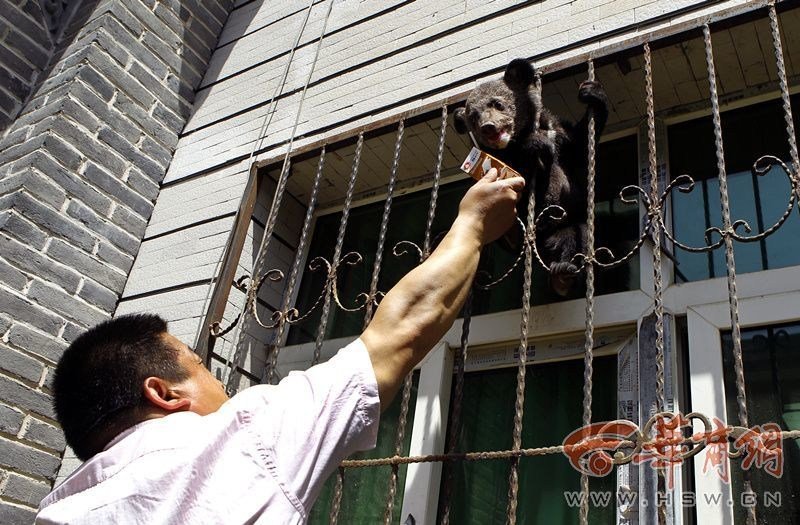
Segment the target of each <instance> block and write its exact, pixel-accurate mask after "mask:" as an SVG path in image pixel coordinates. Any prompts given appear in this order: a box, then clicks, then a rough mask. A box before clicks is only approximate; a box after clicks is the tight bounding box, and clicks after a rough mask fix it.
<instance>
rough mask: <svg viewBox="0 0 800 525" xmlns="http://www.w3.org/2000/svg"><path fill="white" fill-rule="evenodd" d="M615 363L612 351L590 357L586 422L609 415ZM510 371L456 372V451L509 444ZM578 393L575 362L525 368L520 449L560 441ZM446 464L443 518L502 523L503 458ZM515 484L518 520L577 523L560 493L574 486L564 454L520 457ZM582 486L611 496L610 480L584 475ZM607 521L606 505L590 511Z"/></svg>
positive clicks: (577, 408) (579, 367)
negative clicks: (446, 513)
mask: <svg viewBox="0 0 800 525" xmlns="http://www.w3.org/2000/svg"><path fill="white" fill-rule="evenodd" d="M616 367H617V358H616V356H607V357H598V358H595V360H594V372H595V373H594V378H595V380H594V389H593V394H594V396H593V404H592V414H593V416H592V417H593V420H594V421H611V420H613V419H616V399H617V395H616V392H617V385H616V377H617V368H616ZM516 375H517V370H516V368H501V369H497V370H487V371H482V372H473V373H468V374H466V375H465V376H464V398H463V403H462V414H461V420H462V422H463V425H462V430H461V432H460V434H459V439H458V445H457V450H458V451H460V452H475V451H483V450H507V449H510V448H511V439H512V436H511V432H512V429H513V426H514V425H513V421H514V400H515V395H516V394H515V392H516V385H517V382H516ZM582 396H583V361H579V360H570V361H562V362H557V363H546V364H539V365H532V366H529V367H528V369H527V379H526V381H525V405H524V407H525V411H524V418H523V429H522V446H523V447H524V448H529V447H543V446H552V445H557V444H560V443H561V441H562V440H563V439H564V437H565V436H567V435H568V434H569V433H570V432H572V431H573V430H575V429H577V428H579V427H580V426H581V417H582V416H581V414H582V399H583V397H582ZM451 410H452V409H451ZM453 467H454V469H455V470H454V482H453V493H452V500H451V507H450V509H451V510H450V516H451V520H450V521H451V523H458V524H464V525H467V524H475V525H484V524H486V523H505V515H506V503H507V501H508V495H507V493H508V473H509V461H508V460H494V461H465V462H460V463H454V464H453ZM545 473H546V474H545ZM443 476H444V474H443ZM443 479H444V477H443ZM519 481H520V485H519V486H520V492H519V506H518V513H517V521H518V523H548V524H572V523H578V509H577V508H573V507H570V506H569V505H567V503H566V501H565V498H564V492H565V491H579V490H580V473H578V471H576V470H574V469H573V468H572V467H571V466H570V464H569V462H568V461H567V458H566V457H564V456H562V455H548V456H541V457H533V458H522V460H521V461H520V466H519ZM590 489H591V490H593V491H610V492H612V493H614V491H615V477H614V476H613V475H609V476H606V477H603V478H591V479H590ZM440 494H443V491H440ZM614 520H615V507H614V506H613V504H611V505H609V506H608V507H606V508H603V507H598V508H592V510H591V511H590V515H589V522H590V523H614Z"/></svg>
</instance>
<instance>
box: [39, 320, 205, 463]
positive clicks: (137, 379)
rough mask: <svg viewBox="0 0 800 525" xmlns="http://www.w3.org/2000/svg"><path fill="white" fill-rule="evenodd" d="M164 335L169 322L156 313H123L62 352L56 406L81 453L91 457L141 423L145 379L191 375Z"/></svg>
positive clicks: (55, 387) (70, 440) (71, 441)
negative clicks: (113, 439)
mask: <svg viewBox="0 0 800 525" xmlns="http://www.w3.org/2000/svg"><path fill="white" fill-rule="evenodd" d="M166 334H167V322H166V321H165V320H164V319H162V318H161V317H159V316H157V315H152V314H132V315H123V316H120V317H117V318H115V319H110V320H108V321H105V322H103V323H100V324H99V325H97V326H95V327H94V328H91V329H90V330H89V331H87V332H86V333H84V334H82V335H80V336H79V337H78V338H77V339H75V341H74V342H73V343H72V344H71V345H70V346H69V348H67V349H66V350H65V351H64V354H63V355H62V356H61V359H60V360H59V362H58V365H57V366H56V371H55V379H54V382H53V390H54V406H55V410H56V416H57V417H58V421H59V423H61V428H62V429H63V430H64V436H65V437H66V440H67V444H69V446H70V447H72V449H73V450H74V451H75V454H76V455H77V456H78V458H80V459H81V460H87V459H89V458H90V457H92V456H93V455H94V454H96V453H98V452H100V451H101V450H102V449H103V447H104V446H105V445H106V443H107V442H108V441H109V440H111V439H112V438H113V437H114V436H115V435H116V434H117V433H119V432H121V431H123V430H125V429H126V428H128V427H130V426H132V425H134V424H136V423H138V421H137V420H136V417H137V409H138V408H139V407H141V406H143V405H144V404H145V398H144V393H143V389H142V384H143V383H144V380H145V379H146V378H148V377H150V376H155V377H159V378H162V379H165V380H168V381H176V382H178V381H182V380H184V379H186V378H187V377H188V376H189V374H188V372H187V371H186V370H185V369H184V368H183V367H182V366H181V364H180V363H179V362H178V350H177V348H173V347H172V346H170V345H169V344H168V343H167V341H166V339H165V338H164V336H165V335H166Z"/></svg>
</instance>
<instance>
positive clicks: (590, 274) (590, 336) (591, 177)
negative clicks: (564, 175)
mask: <svg viewBox="0 0 800 525" xmlns="http://www.w3.org/2000/svg"><path fill="white" fill-rule="evenodd" d="M588 67H589V80H594V78H595V77H594V62H593V61H592V60H591V59H590V60H589V62H588ZM588 112H589V122H588V136H587V139H588V140H587V152H588V170H587V178H586V182H587V192H586V336H585V339H586V340H585V345H584V356H583V425H584V426H588V425H589V424H591V422H592V359H593V358H594V355H593V349H594V255H595V254H594V199H595V142H596V141H595V120H594V112H593V111H592V108H591V107H589V109H588ZM581 491H582V492H583V494H585V495H586V497H583V498H581V507H580V522H581V525H586V524H587V523H589V497H588V494H589V477H588V476H587V475H586V474H583V473H582V474H581Z"/></svg>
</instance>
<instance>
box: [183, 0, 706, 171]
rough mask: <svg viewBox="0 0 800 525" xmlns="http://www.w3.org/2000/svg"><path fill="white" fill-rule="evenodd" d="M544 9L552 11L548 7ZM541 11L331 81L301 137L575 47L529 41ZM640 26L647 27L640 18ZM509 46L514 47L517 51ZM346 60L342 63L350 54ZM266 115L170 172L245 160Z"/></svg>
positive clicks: (217, 131) (314, 101) (213, 130)
mask: <svg viewBox="0 0 800 525" xmlns="http://www.w3.org/2000/svg"><path fill="white" fill-rule="evenodd" d="M697 3H701V2H699V0H681V1H676V2H670V3H669V5H670V8H671V9H673V10H674V9H678V8H680V7H685V6H687V5H691V4H697ZM543 5H544V7H547V2H545V4H543ZM648 5H649V4H648ZM644 7H647V5H645V6H644ZM542 8H543V7H542V6H540V5H538V4H533V5H531V7H530V8H524V9H521V10H515V11H513V12H510V13H507V14H505V15H503V16H499V17H496V18H492V19H490V20H487V21H486V22H484V23H481V24H475V25H470V26H467V27H465V28H462V29H461V30H459V31H456V32H454V33H451V34H448V35H445V36H443V37H442V38H439V39H436V40H432V41H429V42H426V43H424V44H421V45H420V46H417V47H414V48H411V49H408V50H405V51H402V52H400V53H397V54H394V55H391V56H388V57H386V58H384V59H382V60H379V61H377V62H374V63H371V64H368V65H365V66H363V67H359V68H357V69H354V70H351V71H345V72H343V73H342V74H341V75H338V76H336V77H334V78H332V79H331V80H329V81H326V82H324V83H322V84H318V85H316V86H312V87H311V88H309V91H308V94H307V96H306V100H305V103H304V108H303V115H302V117H303V118H302V119H301V120H302V122H301V123H300V126H299V128H298V134H307V133H313V131H314V130H316V129H319V128H321V127H325V126H332V125H335V124H336V123H338V122H341V121H342V120H345V119H350V118H354V117H356V116H358V115H361V114H368V113H369V112H371V111H375V110H376V109H379V108H381V107H384V106H386V105H390V104H395V103H397V102H398V101H401V100H405V99H409V98H413V97H415V95H418V94H419V93H424V92H426V91H433V90H438V89H442V88H443V87H444V86H449V85H452V84H454V83H457V82H458V81H459V80H460V79H463V78H467V77H470V76H473V75H480V74H482V73H485V72H486V71H490V70H492V69H500V68H502V67H503V65H505V63H506V62H507V61H508V59H509V58H511V55H512V54H513V56H535V55H537V54H540V53H543V52H545V51H547V50H549V49H552V48H553V47H554V46H553V38H556V37H557V38H559V40H560V41H563V43H567V42H568V41H570V39H571V36H570V34H569V32H568V31H562V32H560V33H558V34H557V35H553V36H551V37H549V38H535V37H534V38H530V37H531V35H536V34H537V33H536V31H537V30H538V29H539V27H540V25H542V20H548V17H547V15H546V13H547V11H544V12H540V9H542ZM527 9H531V10H535V11H532V13H533V14H532V16H529V17H528V18H527V19H522V20H527V24H525V25H523V24H522V23H521V22H520V20H521V18H520V17H522V16H523V15H524V14H525V12H526V11H527ZM549 11H550V12H558V13H559V17H558V20H553V21H548V22H547V24H548V25H550V26H552V25H555V24H559V25H561V26H562V27H565V28H568V27H570V25H569V24H567V23H565V20H567V21H568V20H570V18H571V17H572V16H573V15H575V16H578V17H582V16H583V17H584V18H581V20H582V21H585V20H590V19H591V18H592V17H599V16H601V11H602V10H600V9H590V10H589V11H590V13H591V15H583V14H582V13H585V12H587V10H586V9H585V8H584V6H582V5H581V3H580V2H574V3H572V4H565V5H561V6H560V7H557V8H553V9H551V10H549ZM641 13H642V17H644V16H645V15H647V14H651V15H652V16H655V15H657V14H660V13H661V11H660V8H657V7H654V8H653V9H652V10H651V11H647V10H644V11H641ZM606 18H608V17H606ZM629 21H630V17H629V13H627V12H626V13H621V14H620V16H619V17H616V18H615V17H612V18H610V19H609V20H606V21H604V22H603V24H604V25H605V26H606V27H608V28H609V29H611V28H616V27H620V26H622V25H624V24H626V23H628V22H629ZM636 21H637V22H641V21H642V20H641V19H640V17H639V16H638V15H637V16H636ZM570 23H571V22H570ZM592 23H594V22H590V24H589V26H588V27H591V24H592ZM583 27H584V29H582V30H586V29H585V28H586V27H587V26H586V25H584V26H583ZM548 29H549V28H548ZM520 35H523V36H522V37H521V36H520ZM512 43H513V44H514V45H515V46H516V47H512ZM509 49H511V52H509ZM341 59H342V60H345V59H346V56H342V57H341ZM365 94H371V95H373V96H365ZM265 97H266V95H265ZM299 98H300V97H299V95H298V94H295V95H292V96H288V97H286V98H284V99H281V101H280V104H279V105H278V108H277V111H276V114H275V115H274V117H273V121H272V124H271V126H270V132H269V135H268V137H267V139H266V141H265V145H269V144H276V143H280V142H281V141H285V140H287V139H288V138H289V134H290V130H291V126H292V125H293V122H294V118H295V112H296V105H297V104H298V103H299ZM267 109H268V108H267V107H266V106H263V107H260V108H256V109H254V110H251V111H247V112H246V113H243V114H241V115H237V116H234V117H231V118H229V119H227V120H225V121H222V122H219V123H217V124H214V125H212V126H210V127H208V128H205V129H202V130H199V131H197V132H195V133H192V134H190V135H188V136H186V137H184V138H183V139H182V140H181V144H180V146H179V148H178V150H177V152H176V155H175V159H174V161H173V165H172V167H171V171H174V173H173V174H172V175H171V176H172V177H179V176H181V175H182V174H185V173H191V172H195V171H197V170H201V169H205V168H206V167H208V166H213V165H214V164H216V163H221V162H225V161H227V160H229V159H231V158H235V157H236V156H239V155H247V154H248V153H249V152H250V151H251V150H252V147H253V141H255V140H256V138H257V134H258V131H259V128H260V126H261V122H262V121H263V118H264V115H265V113H266V111H267ZM200 151H202V152H203V154H202V155H200V154H199V152H200Z"/></svg>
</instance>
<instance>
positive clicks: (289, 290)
mask: <svg viewBox="0 0 800 525" xmlns="http://www.w3.org/2000/svg"><path fill="white" fill-rule="evenodd" d="M324 166H325V145H323V146H322V150H321V151H320V154H319V162H318V163H317V173H316V175H315V176H314V185H313V186H312V188H311V196H310V197H309V199H308V208H306V216H305V218H304V219H303V229H302V231H301V233H300V241H299V242H298V243H297V249H296V250H295V255H294V262H293V263H292V272H291V274H290V275H289V281H288V283H287V284H286V289H285V290H284V292H283V302H282V304H281V317H280V318H279V319H278V326H277V327H276V328H275V331H274V333H273V336H272V344H271V345H270V347H271V348H270V351H269V362H268V364H267V369H266V374H265V379H266V382H267V383H271V382H272V380H273V378H274V376H275V369H276V367H277V364H278V353H279V352H280V345H281V341H282V340H283V334H284V332H285V331H286V324H287V322H288V319H287V316H288V315H289V303H290V302H291V300H292V296H293V295H294V289H295V286H296V285H297V276H298V273H299V271H300V263H301V261H302V257H303V253H304V251H305V247H306V243H307V242H308V233H309V231H310V230H311V222H312V219H313V218H314V209H315V208H316V206H317V195H318V194H319V183H320V180H322V170H323V168H324Z"/></svg>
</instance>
